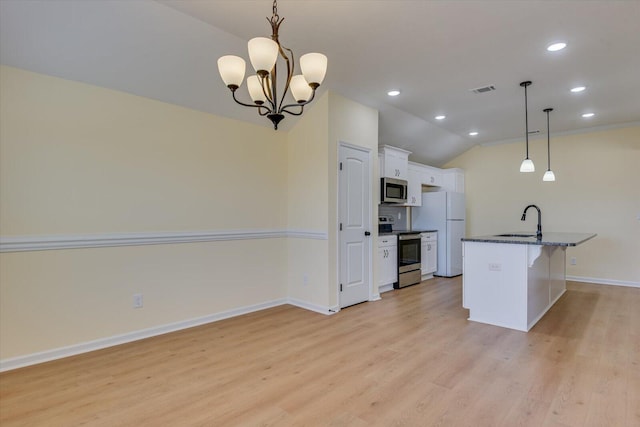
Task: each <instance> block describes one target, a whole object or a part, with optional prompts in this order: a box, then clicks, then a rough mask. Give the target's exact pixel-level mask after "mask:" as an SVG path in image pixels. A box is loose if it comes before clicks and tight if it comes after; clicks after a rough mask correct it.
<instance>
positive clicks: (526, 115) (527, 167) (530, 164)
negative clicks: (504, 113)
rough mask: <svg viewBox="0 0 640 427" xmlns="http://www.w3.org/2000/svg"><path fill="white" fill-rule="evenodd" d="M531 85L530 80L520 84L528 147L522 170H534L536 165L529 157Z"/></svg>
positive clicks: (521, 165) (521, 166)
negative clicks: (528, 100) (528, 95)
mask: <svg viewBox="0 0 640 427" xmlns="http://www.w3.org/2000/svg"><path fill="white" fill-rule="evenodd" d="M529 85H531V82H530V81H526V82H522V83H520V86H522V87H524V126H525V134H524V137H525V141H526V147H527V155H526V157H525V159H524V160H523V161H522V163H521V164H520V172H534V171H535V170H536V167H535V166H534V164H533V161H532V160H531V159H530V158H529V112H528V111H527V108H528V107H527V86H529Z"/></svg>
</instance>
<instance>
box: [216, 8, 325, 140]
mask: <svg viewBox="0 0 640 427" xmlns="http://www.w3.org/2000/svg"><path fill="white" fill-rule="evenodd" d="M267 21H269V23H270V24H271V38H270V39H269V38H266V37H256V38H253V39H251V40H249V43H248V44H247V45H248V50H249V59H250V60H251V65H252V66H253V68H254V70H255V72H256V74H254V75H251V76H249V77H247V89H248V90H249V95H250V96H251V99H252V100H253V104H249V103H246V102H242V101H239V100H238V98H237V97H236V90H237V89H238V88H239V87H240V86H241V85H242V81H243V80H244V74H245V67H246V63H245V61H244V59H242V58H240V57H239V56H235V55H226V56H222V57H220V58H219V59H218V71H219V72H220V77H222V80H223V81H224V83H225V84H226V85H227V87H228V88H229V89H230V90H231V95H232V97H233V100H234V101H236V102H237V103H238V104H240V105H243V106H245V107H253V108H257V110H258V114H260V115H261V116H267V118H268V119H269V120H271V122H272V123H273V128H274V129H276V130H277V129H278V123H280V121H282V119H284V114H283V113H287V114H291V115H294V116H299V115H301V114H302V112H303V111H304V106H305V105H307V104H309V103H310V102H311V101H313V98H314V96H315V94H316V89H317V88H318V86H320V84H321V83H322V80H324V76H325V74H326V72H327V57H326V56H325V55H323V54H321V53H307V54H306V55H302V56H301V57H300V68H301V70H302V74H298V75H293V73H294V72H295V68H296V64H295V59H294V56H293V52H292V51H291V49H288V48H286V47H284V46H282V45H281V44H280V40H279V39H278V29H279V27H280V24H281V23H282V21H284V18H280V16H279V15H278V5H277V1H276V0H274V2H273V14H272V16H271V19H269V18H267ZM278 55H279V56H280V58H281V59H283V60H284V62H285V63H286V67H287V74H286V78H284V79H283V80H282V81H281V83H282V82H284V90H283V91H282V95H280V96H279V95H278V71H277V64H276V62H277V60H278ZM289 89H291V96H292V97H293V99H294V101H295V102H293V103H291V101H290V100H286V99H285V98H287V93H289ZM287 102H288V103H287Z"/></svg>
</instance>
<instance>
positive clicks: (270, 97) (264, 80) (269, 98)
mask: <svg viewBox="0 0 640 427" xmlns="http://www.w3.org/2000/svg"><path fill="white" fill-rule="evenodd" d="M274 68H275V65H274ZM260 79H261V81H260V87H261V88H262V93H263V94H264V96H265V98H267V101H269V104H271V111H276V105H275V103H274V102H273V95H272V93H271V88H270V87H269V84H268V83H269V80H268V79H267V77H266V76H265V77H260ZM265 87H266V89H265Z"/></svg>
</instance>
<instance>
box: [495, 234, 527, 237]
mask: <svg viewBox="0 0 640 427" xmlns="http://www.w3.org/2000/svg"><path fill="white" fill-rule="evenodd" d="M496 237H536V235H535V234H513V233H507V234H496Z"/></svg>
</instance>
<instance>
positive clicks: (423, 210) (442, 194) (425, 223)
mask: <svg viewBox="0 0 640 427" xmlns="http://www.w3.org/2000/svg"><path fill="white" fill-rule="evenodd" d="M464 219H465V203H464V194H463V193H450V192H447V191H437V192H430V193H422V206H417V207H413V208H411V226H412V229H413V230H437V231H438V270H436V272H435V273H434V274H435V275H436V276H444V277H453V276H459V275H460V274H462V241H461V240H460V239H462V238H463V237H464V234H465V228H464V227H465V223H464Z"/></svg>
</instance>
